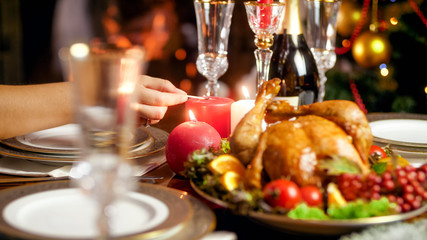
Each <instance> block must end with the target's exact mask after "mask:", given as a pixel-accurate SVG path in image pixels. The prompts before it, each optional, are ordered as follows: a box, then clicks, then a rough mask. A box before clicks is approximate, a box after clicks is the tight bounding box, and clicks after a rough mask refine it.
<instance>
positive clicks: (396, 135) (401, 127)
mask: <svg viewBox="0 0 427 240" xmlns="http://www.w3.org/2000/svg"><path fill="white" fill-rule="evenodd" d="M369 125H370V127H371V130H372V135H373V136H374V138H377V139H378V140H384V141H389V142H390V143H392V144H397V145H404V146H414V147H427V121H426V120H415V119H388V120H379V121H374V122H371V123H369ZM374 140H375V139H374Z"/></svg>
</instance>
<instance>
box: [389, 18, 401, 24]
mask: <svg viewBox="0 0 427 240" xmlns="http://www.w3.org/2000/svg"><path fill="white" fill-rule="evenodd" d="M390 23H391V25H397V24H398V23H399V21H398V20H397V18H395V17H391V18H390Z"/></svg>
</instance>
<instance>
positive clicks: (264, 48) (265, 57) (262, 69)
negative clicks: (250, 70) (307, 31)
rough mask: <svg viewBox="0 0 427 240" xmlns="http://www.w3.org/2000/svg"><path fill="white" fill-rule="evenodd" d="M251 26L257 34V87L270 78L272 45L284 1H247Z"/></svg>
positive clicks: (246, 6) (247, 12) (246, 7)
mask: <svg viewBox="0 0 427 240" xmlns="http://www.w3.org/2000/svg"><path fill="white" fill-rule="evenodd" d="M244 4H245V9H246V14H247V17H248V22H249V26H250V27H251V29H252V31H253V32H254V34H255V41H254V42H255V46H256V47H257V49H256V50H255V51H254V54H255V59H256V66H257V89H258V87H259V86H261V85H262V84H263V82H264V81H266V80H268V71H269V69H270V61H271V56H272V54H273V51H272V50H271V49H270V47H271V46H272V45H273V42H274V36H273V34H274V32H276V30H277V28H278V27H279V25H280V22H281V21H280V18H281V17H282V16H283V14H282V13H283V11H284V8H285V4H284V3H258V2H257V1H248V2H245V3H244Z"/></svg>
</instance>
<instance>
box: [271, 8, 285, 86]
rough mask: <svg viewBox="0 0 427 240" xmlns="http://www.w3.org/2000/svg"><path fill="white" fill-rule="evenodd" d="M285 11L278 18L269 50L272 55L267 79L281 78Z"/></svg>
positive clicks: (283, 58) (283, 54) (283, 56)
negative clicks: (277, 25)
mask: <svg viewBox="0 0 427 240" xmlns="http://www.w3.org/2000/svg"><path fill="white" fill-rule="evenodd" d="M279 2H282V3H285V4H286V1H285V0H280V1H279ZM285 20H286V19H285V11H283V15H282V16H281V18H280V24H279V27H278V28H277V31H276V32H275V33H274V41H273V46H272V47H271V50H272V51H273V55H272V56H271V61H270V69H269V73H268V78H269V79H273V78H280V79H281V78H282V74H283V66H284V60H285V55H286V49H287V46H286V25H285V23H286V21H285Z"/></svg>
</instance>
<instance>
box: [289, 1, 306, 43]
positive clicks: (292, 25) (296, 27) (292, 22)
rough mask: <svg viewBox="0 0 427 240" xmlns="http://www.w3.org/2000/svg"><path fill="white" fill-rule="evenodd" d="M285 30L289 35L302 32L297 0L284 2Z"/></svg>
mask: <svg viewBox="0 0 427 240" xmlns="http://www.w3.org/2000/svg"><path fill="white" fill-rule="evenodd" d="M285 22H286V32H287V34H291V35H299V34H302V26H301V20H300V15H299V0H288V1H287V4H286V21H285Z"/></svg>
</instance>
